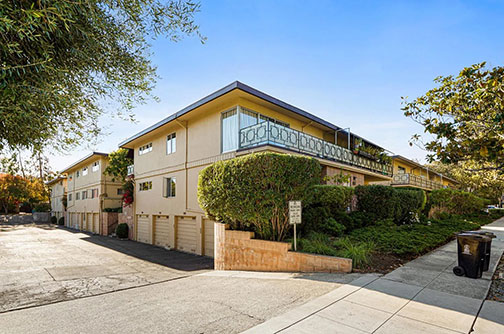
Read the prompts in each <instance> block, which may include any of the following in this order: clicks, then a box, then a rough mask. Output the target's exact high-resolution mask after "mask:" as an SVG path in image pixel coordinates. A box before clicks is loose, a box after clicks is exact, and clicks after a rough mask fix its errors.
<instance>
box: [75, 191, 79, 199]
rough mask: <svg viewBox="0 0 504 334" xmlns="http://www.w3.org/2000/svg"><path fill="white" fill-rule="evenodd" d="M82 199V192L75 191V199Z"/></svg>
mask: <svg viewBox="0 0 504 334" xmlns="http://www.w3.org/2000/svg"><path fill="white" fill-rule="evenodd" d="M79 199H80V192H76V193H75V200H76V201H77V200H79Z"/></svg>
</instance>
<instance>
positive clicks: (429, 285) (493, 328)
mask: <svg viewBox="0 0 504 334" xmlns="http://www.w3.org/2000/svg"><path fill="white" fill-rule="evenodd" d="M484 229H485V230H489V231H492V232H494V233H495V234H496V235H497V238H496V239H494V240H493V242H492V260H491V263H490V270H489V271H488V272H486V273H484V275H483V277H482V278H481V279H471V278H466V277H457V276H455V275H454V274H453V273H452V268H453V267H454V266H455V265H456V263H457V253H456V252H457V250H456V242H455V241H452V242H450V243H448V244H447V245H445V246H443V247H440V248H438V249H436V250H434V251H432V252H430V253H428V254H426V255H424V256H422V257H420V258H418V259H415V260H414V261H411V262H409V263H407V264H406V265H404V266H403V267H401V268H398V269H396V270H394V271H392V272H391V273H389V274H387V275H385V276H382V277H379V276H374V275H368V276H364V277H361V278H358V279H356V280H354V281H353V282H351V283H349V284H346V285H344V286H342V287H340V288H338V289H336V290H333V291H332V292H330V293H328V294H326V295H324V296H321V297H319V298H317V299H314V300H312V301H310V302H309V303H307V304H304V305H302V306H300V307H298V308H296V309H293V310H291V311H289V312H287V313H285V314H283V315H281V316H279V317H276V318H272V319H270V320H268V321H266V322H264V323H262V324H261V325H258V326H256V327H253V328H251V329H249V330H247V331H246V332H245V333H345V334H352V333H356V334H357V333H398V334H399V333H408V334H411V333H413V334H414V333H418V334H420V333H422V334H423V333H429V334H433V333H441V334H442V333H446V334H448V333H469V332H471V331H472V330H474V331H473V332H472V333H477V334H487V333H488V334H490V333H504V304H502V303H497V302H492V301H485V298H486V296H487V293H488V289H489V287H490V284H491V277H492V274H493V273H494V272H495V269H496V267H497V264H498V261H499V259H500V257H501V256H502V253H503V252H504V219H500V220H498V221H495V222H493V223H492V224H489V225H487V226H485V227H484Z"/></svg>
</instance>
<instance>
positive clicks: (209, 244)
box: [203, 219, 215, 257]
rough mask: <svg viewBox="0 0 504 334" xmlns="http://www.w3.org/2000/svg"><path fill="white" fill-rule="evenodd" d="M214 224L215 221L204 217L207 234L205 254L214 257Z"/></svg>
mask: <svg viewBox="0 0 504 334" xmlns="http://www.w3.org/2000/svg"><path fill="white" fill-rule="evenodd" d="M214 224H215V222H214V221H213V220H210V219H203V225H204V231H205V235H204V236H203V240H204V241H205V245H204V246H205V250H204V255H206V256H210V257H214Z"/></svg>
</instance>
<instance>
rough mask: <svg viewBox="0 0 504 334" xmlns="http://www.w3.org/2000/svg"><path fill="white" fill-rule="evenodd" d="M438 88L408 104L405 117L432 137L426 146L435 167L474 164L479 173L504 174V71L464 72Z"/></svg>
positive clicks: (414, 139)
mask: <svg viewBox="0 0 504 334" xmlns="http://www.w3.org/2000/svg"><path fill="white" fill-rule="evenodd" d="M434 81H435V82H436V83H438V84H439V86H438V87H436V88H434V89H431V90H429V91H428V92H427V93H425V95H423V96H420V97H418V98H416V99H414V100H413V101H411V102H407V100H406V99H405V98H403V104H404V107H403V111H404V114H405V115H406V116H407V117H411V118H412V119H413V120H415V121H416V122H418V123H419V124H421V125H422V126H423V127H424V128H425V132H426V133H428V134H431V135H432V137H431V138H430V139H429V140H428V141H426V142H422V137H421V136H420V135H418V134H417V135H414V136H413V137H412V141H411V143H418V142H420V143H421V144H423V146H424V147H425V149H427V150H428V151H429V152H431V154H429V155H428V159H429V160H430V161H434V160H439V161H440V162H442V163H448V164H456V163H458V162H471V164H473V165H474V164H475V167H474V169H473V171H477V170H498V171H502V170H503V169H504V154H503V153H504V149H503V148H504V67H494V68H491V69H487V68H486V67H485V63H480V64H475V65H472V66H470V67H467V68H464V69H463V70H462V71H461V72H460V73H459V75H458V76H456V77H454V76H451V75H450V76H446V77H443V76H440V77H438V78H436V79H435V80H434Z"/></svg>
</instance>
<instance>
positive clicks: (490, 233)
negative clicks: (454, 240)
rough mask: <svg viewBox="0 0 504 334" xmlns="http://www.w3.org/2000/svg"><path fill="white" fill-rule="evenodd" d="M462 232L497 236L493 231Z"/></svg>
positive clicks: (491, 236)
mask: <svg viewBox="0 0 504 334" xmlns="http://www.w3.org/2000/svg"><path fill="white" fill-rule="evenodd" d="M462 233H472V234H478V235H484V236H487V237H490V238H496V237H497V236H496V235H495V234H494V233H493V232H488V231H481V230H479V231H462Z"/></svg>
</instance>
